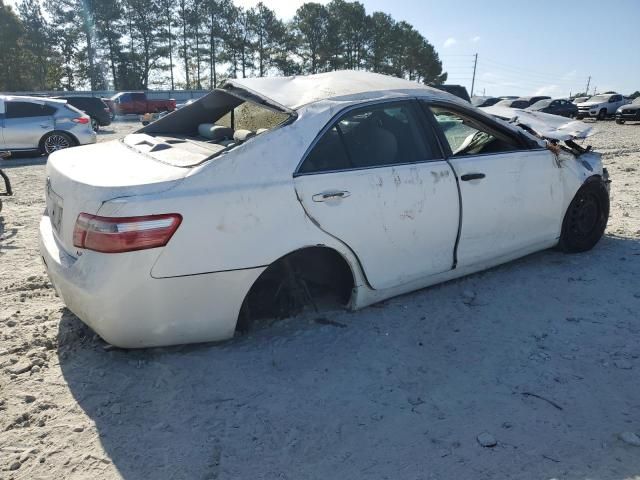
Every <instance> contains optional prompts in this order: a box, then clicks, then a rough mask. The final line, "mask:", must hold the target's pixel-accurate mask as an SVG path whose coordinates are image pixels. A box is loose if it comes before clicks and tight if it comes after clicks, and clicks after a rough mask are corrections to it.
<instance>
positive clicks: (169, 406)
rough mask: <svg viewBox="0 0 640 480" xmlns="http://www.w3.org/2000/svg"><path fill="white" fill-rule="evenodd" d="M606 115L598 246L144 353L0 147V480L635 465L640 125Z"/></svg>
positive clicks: (624, 475)
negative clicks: (117, 334)
mask: <svg viewBox="0 0 640 480" xmlns="http://www.w3.org/2000/svg"><path fill="white" fill-rule="evenodd" d="M135 126H137V125H136V124H134V123H118V124H116V125H115V126H114V127H113V128H112V127H107V129H105V130H104V131H103V132H101V134H100V140H101V141H102V140H106V139H110V138H114V137H119V136H121V135H123V134H124V133H126V131H128V130H130V129H132V128H133V127H135ZM596 128H597V131H598V134H597V135H595V136H594V137H592V138H591V139H590V142H589V143H591V144H593V145H594V146H595V147H596V148H597V149H598V150H600V151H601V152H603V153H604V154H605V163H606V166H607V168H608V169H609V171H610V173H611V177H612V180H613V184H612V190H613V200H612V212H611V213H612V215H611V220H610V223H609V227H608V230H607V234H606V238H604V239H603V241H602V242H601V243H600V244H599V245H598V246H597V247H596V248H595V249H594V250H593V251H591V252H587V253H584V254H580V255H564V254H561V253H559V252H555V251H546V252H542V253H538V254H535V255H532V256H529V257H527V258H525V259H522V260H519V261H516V262H513V263H510V264H508V265H505V266H503V267H500V268H496V269H493V270H491V271H488V272H484V273H481V274H477V275H473V276H470V277H467V278H464V279H461V280H458V281H453V282H449V283H447V284H444V285H440V286H437V287H433V288H429V289H426V290H422V291H420V292H416V293H413V294H410V295H406V296H403V297H400V298H396V299H394V300H391V301H388V302H385V303H384V304H383V305H378V306H375V307H371V308H367V309H365V310H363V311H360V312H356V313H348V312H342V311H335V312H327V313H325V314H324V315H323V317H324V319H325V320H329V321H320V322H318V315H315V316H314V315H308V316H301V317H298V318H294V319H290V320H287V321H282V322H278V323H276V324H274V325H271V326H268V327H264V328H261V329H259V330H257V331H255V332H253V333H252V334H250V335H248V336H244V337H239V338H236V339H234V340H232V341H229V342H226V343H223V344H218V345H211V344H208V345H199V346H188V347H177V348H165V349H149V350H143V351H124V350H118V349H109V348H108V347H107V348H105V347H106V346H105V344H104V342H102V341H101V340H100V339H99V338H97V337H96V336H95V335H94V334H93V333H92V332H91V331H90V330H89V329H88V328H86V327H84V326H83V324H81V323H80V321H79V320H77V319H76V318H75V317H74V316H73V314H71V313H70V312H69V311H68V310H66V309H65V308H64V306H63V304H62V303H61V302H60V300H59V299H58V298H57V297H56V296H55V294H54V291H53V289H52V288H51V285H50V284H49V282H48V280H47V277H46V275H45V273H44V270H43V266H42V264H41V260H40V258H39V255H38V246H37V225H38V221H39V218H40V216H41V214H42V211H43V209H44V195H43V187H44V162H45V160H44V159H43V158H17V159H12V160H8V161H4V162H2V166H3V167H5V168H6V172H7V173H8V174H9V176H10V177H11V179H12V181H13V185H14V191H15V196H14V197H12V198H9V199H7V200H6V202H5V207H4V209H3V211H2V213H1V214H0V286H1V287H0V338H1V342H0V479H45V478H47V479H49V478H51V479H53V478H55V479H59V478H73V479H75V478H78V479H80V478H100V479H102V478H105V479H115V478H125V479H215V478H221V479H231V478H242V479H263V478H264V479H331V478H334V479H357V478H363V479H365V478H366V479H383V478H388V479H439V478H442V479H460V478H474V479H495V478H523V479H531V478H537V479H547V478H559V479H582V480H584V479H601V480H602V479H630V478H639V477H640V446H638V445H633V443H634V442H635V441H636V439H637V437H634V436H633V435H632V433H633V432H635V433H637V434H640V377H639V372H640V318H639V312H640V282H639V278H640V211H639V209H638V206H639V205H640V180H639V178H638V169H639V168H640V166H639V164H640V124H627V125H623V126H618V125H615V124H614V122H598V123H597V125H596ZM481 443H484V444H485V445H492V444H494V443H495V446H493V447H491V446H482V445H481Z"/></svg>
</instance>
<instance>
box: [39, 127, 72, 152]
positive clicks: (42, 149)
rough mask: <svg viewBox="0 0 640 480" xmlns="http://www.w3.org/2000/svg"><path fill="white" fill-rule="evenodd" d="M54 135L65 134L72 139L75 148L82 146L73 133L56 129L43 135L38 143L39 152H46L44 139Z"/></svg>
mask: <svg viewBox="0 0 640 480" xmlns="http://www.w3.org/2000/svg"><path fill="white" fill-rule="evenodd" d="M53 133H63V134H65V135H67V136H68V137H69V138H71V140H72V141H73V143H74V144H75V145H73V146H74V147H75V146H77V145H80V141H79V140H78V137H76V136H75V135H74V134H73V133H71V132H68V131H66V130H60V129H54V130H50V131H48V132H47V133H45V134H44V135H42V137H40V141H39V142H38V150H40V151H41V152H44V139H45V138H47V137H48V136H49V135H51V134H53Z"/></svg>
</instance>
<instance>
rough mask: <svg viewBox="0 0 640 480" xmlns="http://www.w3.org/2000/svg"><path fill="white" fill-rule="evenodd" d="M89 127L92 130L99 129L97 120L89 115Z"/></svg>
mask: <svg viewBox="0 0 640 480" xmlns="http://www.w3.org/2000/svg"><path fill="white" fill-rule="evenodd" d="M91 128H93V131H94V132H97V131H98V130H100V124H99V123H98V120H96V119H95V118H93V117H91Z"/></svg>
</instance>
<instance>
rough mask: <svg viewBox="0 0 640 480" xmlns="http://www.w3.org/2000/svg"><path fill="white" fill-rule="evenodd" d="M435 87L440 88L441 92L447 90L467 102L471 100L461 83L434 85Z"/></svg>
mask: <svg viewBox="0 0 640 480" xmlns="http://www.w3.org/2000/svg"><path fill="white" fill-rule="evenodd" d="M435 88H437V89H438V90H442V91H443V92H448V93H450V94H452V95H455V96H456V97H458V98H461V99H463V100H466V101H467V102H471V99H470V98H469V92H467V89H466V88H465V87H464V86H463V85H448V84H446V85H435Z"/></svg>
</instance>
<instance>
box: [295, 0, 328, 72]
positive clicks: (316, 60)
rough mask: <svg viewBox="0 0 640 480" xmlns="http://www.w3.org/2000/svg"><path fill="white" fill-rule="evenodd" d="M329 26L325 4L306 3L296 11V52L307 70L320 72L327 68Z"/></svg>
mask: <svg viewBox="0 0 640 480" xmlns="http://www.w3.org/2000/svg"><path fill="white" fill-rule="evenodd" d="M329 26H330V17H329V12H328V11H327V9H326V8H325V7H324V5H321V4H319V3H305V4H303V5H302V6H301V7H300V8H298V10H297V11H296V15H295V17H293V24H292V27H293V31H294V32H295V34H296V40H297V42H296V47H297V48H296V53H297V54H298V55H299V56H300V57H301V58H302V61H303V64H304V68H305V71H306V72H309V73H318V72H319V71H323V70H324V69H325V68H326V61H327V57H328V56H329V51H328V48H327V43H326V39H327V38H328V36H329V35H328V34H329Z"/></svg>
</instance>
